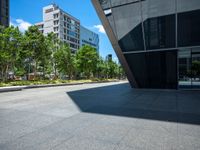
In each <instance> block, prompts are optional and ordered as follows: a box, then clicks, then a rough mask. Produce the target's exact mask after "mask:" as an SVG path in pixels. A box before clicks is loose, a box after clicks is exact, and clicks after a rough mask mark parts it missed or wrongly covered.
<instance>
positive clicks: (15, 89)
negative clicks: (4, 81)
mask: <svg viewBox="0 0 200 150" xmlns="http://www.w3.org/2000/svg"><path fill="white" fill-rule="evenodd" d="M25 88H26V86H11V87H3V88H0V93H3V92H14V91H22V90H23V89H25Z"/></svg>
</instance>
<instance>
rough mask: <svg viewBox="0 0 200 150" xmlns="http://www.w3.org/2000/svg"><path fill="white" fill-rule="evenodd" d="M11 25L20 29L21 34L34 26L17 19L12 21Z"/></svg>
mask: <svg viewBox="0 0 200 150" xmlns="http://www.w3.org/2000/svg"><path fill="white" fill-rule="evenodd" d="M10 25H12V26H15V27H18V28H19V30H20V31H21V32H25V31H26V30H27V29H28V28H29V27H30V26H31V25H32V24H31V23H29V22H27V21H24V20H23V19H16V20H14V21H11V22H10Z"/></svg>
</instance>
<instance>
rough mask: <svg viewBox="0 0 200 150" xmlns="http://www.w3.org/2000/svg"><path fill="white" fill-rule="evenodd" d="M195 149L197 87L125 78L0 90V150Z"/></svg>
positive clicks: (199, 112) (199, 134) (198, 137)
mask: <svg viewBox="0 0 200 150" xmlns="http://www.w3.org/2000/svg"><path fill="white" fill-rule="evenodd" d="M50 149H52V150H199V149H200V91H189V90H188V91H172V90H169V91H168V90H136V89H131V88H130V86H129V84H128V83H127V82H113V83H101V84H83V85H74V86H63V87H50V88H38V89H26V90H22V91H16V92H7V93H0V150H50Z"/></svg>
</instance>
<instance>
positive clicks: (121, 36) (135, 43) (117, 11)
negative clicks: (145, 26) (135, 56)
mask: <svg viewBox="0 0 200 150" xmlns="http://www.w3.org/2000/svg"><path fill="white" fill-rule="evenodd" d="M112 15H113V18H114V21H115V27H116V31H117V38H118V40H119V45H120V47H121V49H122V51H123V52H127V51H137V50H144V41H143V35H142V17H141V4H140V3H139V2H137V3H131V4H129V5H123V6H119V7H114V8H113V9H112Z"/></svg>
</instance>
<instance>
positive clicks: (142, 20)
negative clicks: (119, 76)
mask: <svg viewBox="0 0 200 150" xmlns="http://www.w3.org/2000/svg"><path fill="white" fill-rule="evenodd" d="M92 2H93V5H94V6H95V9H96V11H97V13H98V15H99V17H100V19H101V21H102V24H103V26H104V28H105V30H106V32H107V34H108V37H109V39H110V41H111V43H112V45H113V48H114V49H115V52H116V54H117V55H118V58H119V60H120V62H121V64H122V65H123V67H124V69H125V72H126V74H127V77H128V79H129V81H130V83H131V85H132V86H133V87H136V88H163V89H178V88H180V87H199V85H200V0H92Z"/></svg>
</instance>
